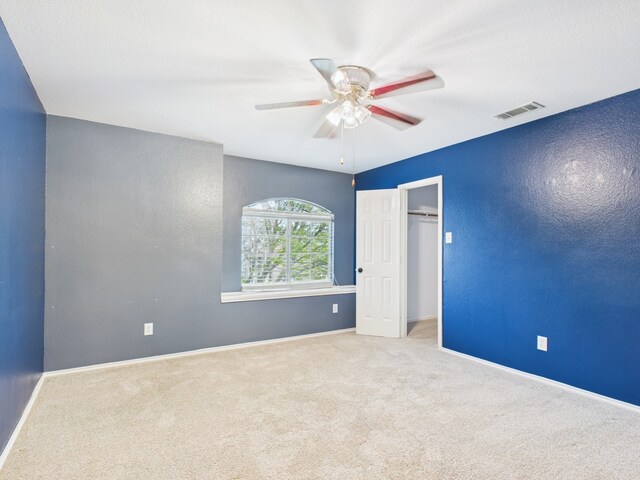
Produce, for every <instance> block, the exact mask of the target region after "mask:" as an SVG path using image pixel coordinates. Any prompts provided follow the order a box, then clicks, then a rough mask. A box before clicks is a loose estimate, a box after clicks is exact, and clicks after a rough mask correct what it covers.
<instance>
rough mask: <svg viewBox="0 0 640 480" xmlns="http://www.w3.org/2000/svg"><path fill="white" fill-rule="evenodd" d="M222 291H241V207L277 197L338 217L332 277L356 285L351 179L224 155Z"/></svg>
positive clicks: (353, 199) (339, 281)
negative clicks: (300, 201)
mask: <svg viewBox="0 0 640 480" xmlns="http://www.w3.org/2000/svg"><path fill="white" fill-rule="evenodd" d="M224 185H225V188H224V239H223V252H224V257H223V276H222V290H223V291H225V292H234V291H239V290H240V260H241V258H240V257H241V252H240V238H241V235H242V228H241V226H242V222H241V219H242V207H244V206H245V205H249V204H251V203H254V202H257V201H259V200H264V199H267V198H274V197H292V198H300V199H303V200H308V201H311V202H313V203H316V204H318V205H321V206H323V207H325V208H328V209H329V210H331V211H332V212H333V214H334V245H335V256H334V274H335V277H336V280H337V282H338V284H340V285H353V269H354V263H353V261H354V260H353V259H354V258H355V257H354V241H353V239H354V236H355V231H354V228H355V227H354V218H355V211H354V209H355V193H354V190H353V188H352V187H351V176H350V175H347V174H344V173H338V172H328V171H326V170H318V169H313V168H303V167H296V166H293V165H285V164H281V163H272V162H264V161H261V160H251V159H247V158H240V157H234V156H230V155H225V157H224Z"/></svg>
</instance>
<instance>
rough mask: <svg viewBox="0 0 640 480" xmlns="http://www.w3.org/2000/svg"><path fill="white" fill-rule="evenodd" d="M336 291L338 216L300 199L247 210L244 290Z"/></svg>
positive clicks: (275, 201) (264, 203)
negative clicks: (335, 222) (332, 288)
mask: <svg viewBox="0 0 640 480" xmlns="http://www.w3.org/2000/svg"><path fill="white" fill-rule="evenodd" d="M332 285H333V214H332V213H331V212H330V211H329V210H327V209H326V208H324V207H321V206H320V205H316V204H315V203H311V202H307V201H305V200H299V199H297V198H270V199H268V200H262V201H260V202H257V203H253V204H251V205H247V206H246V207H244V208H243V209H242V290H266V289H276V288H314V287H330V286H332Z"/></svg>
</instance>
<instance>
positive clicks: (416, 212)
mask: <svg viewBox="0 0 640 480" xmlns="http://www.w3.org/2000/svg"><path fill="white" fill-rule="evenodd" d="M407 213H408V214H409V215H421V216H423V217H437V216H438V214H437V213H429V212H420V211H418V210H409V211H408V212H407Z"/></svg>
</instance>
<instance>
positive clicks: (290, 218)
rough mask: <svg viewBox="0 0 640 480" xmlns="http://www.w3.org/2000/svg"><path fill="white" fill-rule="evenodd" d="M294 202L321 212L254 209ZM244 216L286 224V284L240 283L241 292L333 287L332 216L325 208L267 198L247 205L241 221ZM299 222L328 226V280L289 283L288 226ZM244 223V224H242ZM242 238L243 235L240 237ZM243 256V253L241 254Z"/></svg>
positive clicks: (304, 201) (306, 202)
mask: <svg viewBox="0 0 640 480" xmlns="http://www.w3.org/2000/svg"><path fill="white" fill-rule="evenodd" d="M282 200H284V201H294V202H300V203H304V204H307V205H313V206H314V207H317V208H318V209H320V210H323V212H315V213H304V212H288V211H277V210H267V209H264V208H256V207H254V206H255V205H259V204H261V203H266V202H269V201H282ZM245 216H249V217H256V218H278V219H284V220H286V222H287V232H286V236H287V246H286V256H287V259H286V260H287V267H286V272H287V282H277V283H256V284H244V283H242V281H241V290H242V291H243V292H260V291H273V290H309V289H316V288H330V287H333V278H334V215H333V213H331V212H330V211H329V210H328V209H326V208H325V207H323V206H321V205H318V204H317V203H314V202H310V201H308V200H302V199H299V198H289V197H282V198H268V199H265V200H261V201H259V202H255V203H252V204H251V205H247V206H245V207H243V208H242V219H243V220H244V217H245ZM295 221H301V222H309V221H311V222H313V221H316V222H326V223H328V225H329V252H328V265H327V266H328V279H326V280H313V281H304V282H292V281H291V231H290V226H291V222H295ZM242 223H244V222H242ZM242 237H243V238H244V234H243V235H242ZM241 255H243V252H241ZM243 260H244V259H241V265H242V264H243Z"/></svg>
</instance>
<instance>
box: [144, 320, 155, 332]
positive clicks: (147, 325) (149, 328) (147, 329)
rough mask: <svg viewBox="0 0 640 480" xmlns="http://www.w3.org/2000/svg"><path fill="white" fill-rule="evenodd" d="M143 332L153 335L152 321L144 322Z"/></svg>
mask: <svg viewBox="0 0 640 480" xmlns="http://www.w3.org/2000/svg"><path fill="white" fill-rule="evenodd" d="M144 334H145V335H153V323H145V324H144Z"/></svg>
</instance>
